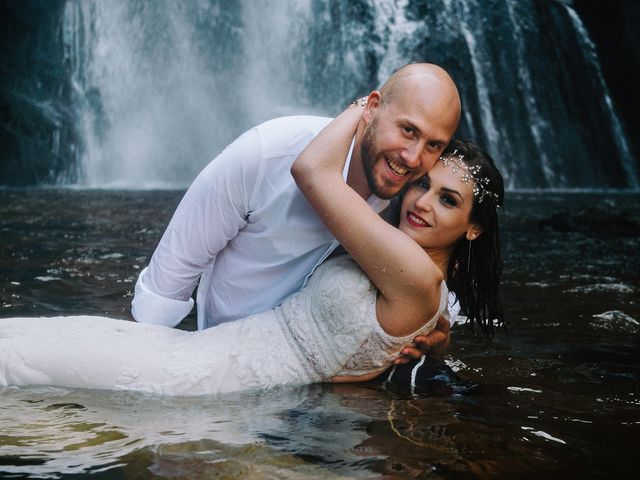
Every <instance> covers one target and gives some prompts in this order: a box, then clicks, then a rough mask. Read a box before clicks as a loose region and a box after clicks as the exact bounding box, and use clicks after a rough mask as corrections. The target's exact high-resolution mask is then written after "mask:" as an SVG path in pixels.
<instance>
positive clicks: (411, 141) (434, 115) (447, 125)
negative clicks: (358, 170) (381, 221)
mask: <svg viewBox="0 0 640 480" xmlns="http://www.w3.org/2000/svg"><path fill="white" fill-rule="evenodd" d="M406 97H408V95H400V94H398V95H396V96H394V98H393V100H391V101H389V102H388V103H386V104H384V105H381V106H380V107H378V108H377V110H376V112H375V116H374V118H373V120H372V121H371V123H370V124H369V125H368V126H367V128H366V130H365V131H364V134H363V138H362V145H361V146H360V157H361V159H362V165H363V167H364V173H365V176H366V178H367V182H368V185H369V189H370V190H371V192H372V193H373V194H375V195H377V196H378V197H380V198H392V197H394V196H395V195H397V194H398V193H399V192H400V191H401V190H402V189H403V188H404V187H405V186H406V185H408V184H409V183H411V182H413V181H415V180H417V179H418V178H420V177H422V176H423V175H424V174H425V173H426V172H428V171H429V170H430V169H431V168H432V167H433V166H434V165H435V163H436V161H437V160H438V158H439V156H440V154H441V153H442V151H443V150H444V148H445V147H446V146H447V144H448V143H449V141H450V139H451V137H452V136H453V133H454V131H455V129H456V127H457V113H456V111H453V112H451V111H449V110H450V108H449V107H450V105H449V104H448V103H447V102H443V101H439V99H436V100H435V101H432V99H430V98H427V99H423V100H422V101H421V100H419V99H417V98H410V99H408V98H406ZM383 101H384V99H383Z"/></svg>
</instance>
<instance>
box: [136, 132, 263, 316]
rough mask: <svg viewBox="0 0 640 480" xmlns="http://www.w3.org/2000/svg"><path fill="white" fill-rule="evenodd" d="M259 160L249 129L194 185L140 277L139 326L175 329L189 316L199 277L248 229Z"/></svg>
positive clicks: (254, 136) (256, 143)
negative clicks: (228, 245) (243, 230)
mask: <svg viewBox="0 0 640 480" xmlns="http://www.w3.org/2000/svg"><path fill="white" fill-rule="evenodd" d="M260 155H261V152H260V144H259V134H258V131H257V130H256V129H253V130H250V131H249V132H247V133H245V134H244V135H242V136H241V137H239V138H238V139H237V140H236V141H234V142H233V143H232V144H231V145H229V146H228V147H227V148H226V149H225V150H224V151H223V152H222V153H221V154H220V155H218V156H217V157H216V158H215V159H214V160H213V161H212V162H211V163H209V165H208V166H207V167H206V168H205V169H204V170H203V171H202V172H201V173H200V175H198V177H197V178H196V179H195V180H194V182H193V184H192V185H191V186H190V187H189V189H188V190H187V192H186V193H185V196H184V197H183V199H182V201H181V202H180V204H179V205H178V208H177V209H176V212H175V213H174V215H173V218H172V219H171V221H170V222H169V225H168V226H167V229H166V231H165V232H164V235H163V236H162V239H161V240H160V243H159V244H158V247H157V248H156V250H155V252H154V254H153V256H152V257H151V261H150V262H149V266H148V267H147V268H145V269H144V270H143V271H142V272H141V273H140V276H139V277H138V281H137V283H136V288H135V295H134V298H133V301H132V305H131V313H132V315H133V317H134V318H135V319H136V320H137V321H138V322H143V323H153V324H158V325H165V326H171V327H174V326H176V325H177V324H178V323H180V321H181V320H182V319H183V318H184V317H185V316H186V315H188V314H189V312H190V311H191V309H192V308H193V300H192V299H191V294H192V293H193V290H194V288H195V286H196V285H197V283H198V280H199V278H200V275H201V274H202V272H203V271H204V269H205V268H206V267H207V266H208V265H209V264H210V263H211V262H212V261H213V259H214V257H215V256H216V254H217V253H218V252H220V251H221V250H222V249H223V248H224V247H225V246H226V245H227V243H228V242H229V240H231V239H232V238H234V237H235V236H236V235H237V234H238V232H239V231H240V229H242V228H243V227H244V226H245V225H246V223H247V218H248V215H249V213H250V211H251V198H252V196H253V195H254V193H255V187H256V183H257V182H258V179H259V177H260V176H261V175H262V172H261V165H262V162H261V161H260Z"/></svg>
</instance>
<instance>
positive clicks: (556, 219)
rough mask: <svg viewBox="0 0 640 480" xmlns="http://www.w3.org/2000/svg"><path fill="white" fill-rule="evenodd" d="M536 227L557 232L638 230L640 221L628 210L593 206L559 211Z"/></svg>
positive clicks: (639, 230) (623, 231) (629, 231)
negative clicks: (576, 210)
mask: <svg viewBox="0 0 640 480" xmlns="http://www.w3.org/2000/svg"><path fill="white" fill-rule="evenodd" d="M538 228H541V229H542V228H550V229H552V230H555V231H557V232H578V231H592V232H597V231H603V232H616V233H637V232H640V221H639V220H638V219H637V218H634V217H633V216H632V215H631V213H630V212H629V211H628V210H613V209H612V208H610V207H606V208H605V207H601V206H593V207H586V208H583V209H582V210H579V211H578V212H577V213H567V212H559V213H554V214H553V215H552V216H551V217H549V218H545V219H542V220H540V221H539V222H538Z"/></svg>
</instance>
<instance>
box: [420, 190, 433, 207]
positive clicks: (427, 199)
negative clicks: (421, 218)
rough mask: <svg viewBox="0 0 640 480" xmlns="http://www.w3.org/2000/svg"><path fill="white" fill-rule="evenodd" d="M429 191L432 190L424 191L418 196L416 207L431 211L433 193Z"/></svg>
mask: <svg viewBox="0 0 640 480" xmlns="http://www.w3.org/2000/svg"><path fill="white" fill-rule="evenodd" d="M429 193H430V192H424V193H423V194H422V195H420V196H419V197H418V198H416V207H418V208H420V209H422V210H427V211H430V210H431V209H432V205H431V202H432V200H431V197H432V195H430V194H429Z"/></svg>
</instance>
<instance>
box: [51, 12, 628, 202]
mask: <svg viewBox="0 0 640 480" xmlns="http://www.w3.org/2000/svg"><path fill="white" fill-rule="evenodd" d="M549 20H553V22H555V23H554V25H550V24H549ZM553 22H552V23H553ZM551 28H555V29H556V30H555V33H554V31H553V30H551ZM63 39H64V45H65V59H66V60H65V61H66V64H67V66H68V69H69V71H70V73H71V77H72V78H71V82H72V88H73V95H72V98H73V105H72V107H73V111H74V113H75V119H76V125H75V130H76V131H77V136H78V137H79V145H78V146H77V150H76V151H77V157H78V158H77V162H76V163H77V168H78V175H77V177H78V183H79V185H80V186H89V187H126V188H136V189H138V188H154V187H179V188H183V187H185V186H187V185H188V184H189V183H190V182H191V181H192V180H193V178H194V177H195V176H196V175H197V173H198V172H199V171H200V170H201V169H202V168H203V167H204V165H206V164H207V163H208V162H209V161H210V160H211V159H212V158H214V156H215V155H216V154H217V153H218V152H220V151H221V150H222V148H224V146H225V145H227V144H228V143H229V142H230V141H232V140H233V139H234V138H235V137H237V136H238V135H239V134H241V133H242V132H243V131H245V130H246V129H248V128H250V127H252V126H254V125H256V124H258V123H260V122H262V121H264V120H267V119H269V118H273V117H276V116H281V115H290V114H322V115H333V114H335V113H337V112H338V111H339V110H340V109H341V108H342V106H344V105H345V104H346V103H347V102H348V101H349V100H351V99H353V98H356V97H357V96H360V95H365V94H367V93H368V92H369V91H370V90H371V89H373V88H377V87H379V86H380V85H381V83H383V82H384V80H385V79H386V78H388V76H389V75H390V74H391V73H392V72H393V71H394V70H395V69H396V68H398V67H400V66H402V65H404V64H406V63H409V62H412V61H432V62H435V63H439V64H441V65H443V66H445V67H446V68H447V69H448V70H450V71H451V73H452V74H453V76H454V79H455V80H456V82H457V84H458V87H459V90H460V94H461V97H462V101H463V118H462V122H461V128H460V131H459V135H460V136H463V137H465V138H468V139H472V140H474V141H476V142H477V143H479V145H480V146H481V147H482V148H484V149H486V150H487V151H488V152H489V153H490V154H491V155H492V156H493V157H494V158H495V160H496V162H497V164H498V166H499V167H500V169H501V171H502V173H503V176H504V177H505V183H506V185H507V187H508V188H510V189H520V188H560V189H567V188H603V187H604V188H607V187H610V186H614V187H620V186H626V187H628V188H635V189H637V188H639V187H640V180H639V174H638V171H637V170H638V169H637V165H636V161H635V159H634V158H633V155H632V153H631V150H630V147H629V143H628V141H627V139H626V137H625V132H624V129H623V125H622V124H621V122H620V120H619V118H618V116H617V115H616V112H615V109H614V106H613V103H612V99H611V96H610V95H609V92H608V89H607V86H606V83H605V81H604V78H603V75H602V72H601V70H600V67H599V62H598V58H597V55H596V52H595V47H594V45H593V42H592V41H591V40H590V38H589V36H588V34H587V32H586V30H585V28H584V26H583V25H582V23H581V21H580V19H579V18H578V17H577V15H576V13H575V11H574V10H573V9H572V8H571V6H570V5H567V4H566V3H560V2H558V3H557V4H556V3H552V4H541V3H536V2H534V1H533V0H486V1H479V0H438V1H435V0H434V2H427V3H425V4H421V3H420V2H411V1H408V0H365V1H363V2H359V3H357V4H356V3H354V2H349V1H347V0H333V1H329V0H264V1H260V2H256V1H252V0H243V1H238V2H231V3H229V2H226V1H224V0H198V1H195V0H194V1H189V2H175V1H170V0H156V1H150V0H129V1H125V0H112V1H109V2H107V1H104V0H85V1H82V2H80V1H68V2H67V4H66V7H65V14H64V31H63ZM575 48H579V49H580V52H575V51H574V50H575ZM558 65H561V67H562V68H558ZM585 71H589V72H590V73H589V75H590V77H591V78H590V79H589V80H588V81H589V82H591V83H592V84H593V85H591V86H590V87H589V88H582V87H585V85H587V86H589V85H590V84H586V83H585V80H584V79H582V78H579V76H580V75H583V73H582V72H585ZM576 82H579V84H576ZM574 85H575V86H576V87H581V88H574ZM587 97H588V98H587ZM583 116H584V117H585V118H588V119H589V121H590V122H591V123H587V124H585V122H584V118H582V117H583ZM599 122H602V125H599V124H598V123H599ZM594 128H597V129H598V130H599V131H598V132H597V133H598V135H594V132H592V131H589V130H590V129H594ZM52 148H53V149H54V150H56V151H57V150H58V149H59V145H57V144H56V141H55V138H54V141H53V147H52ZM605 155H607V156H608V155H610V156H611V158H610V159H609V161H608V163H607V165H604V164H603V162H602V157H603V156H605ZM611 172H623V174H624V176H625V178H624V179H622V180H621V179H620V178H619V176H620V175H617V176H616V174H615V173H611ZM69 177H70V178H73V175H69Z"/></svg>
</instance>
